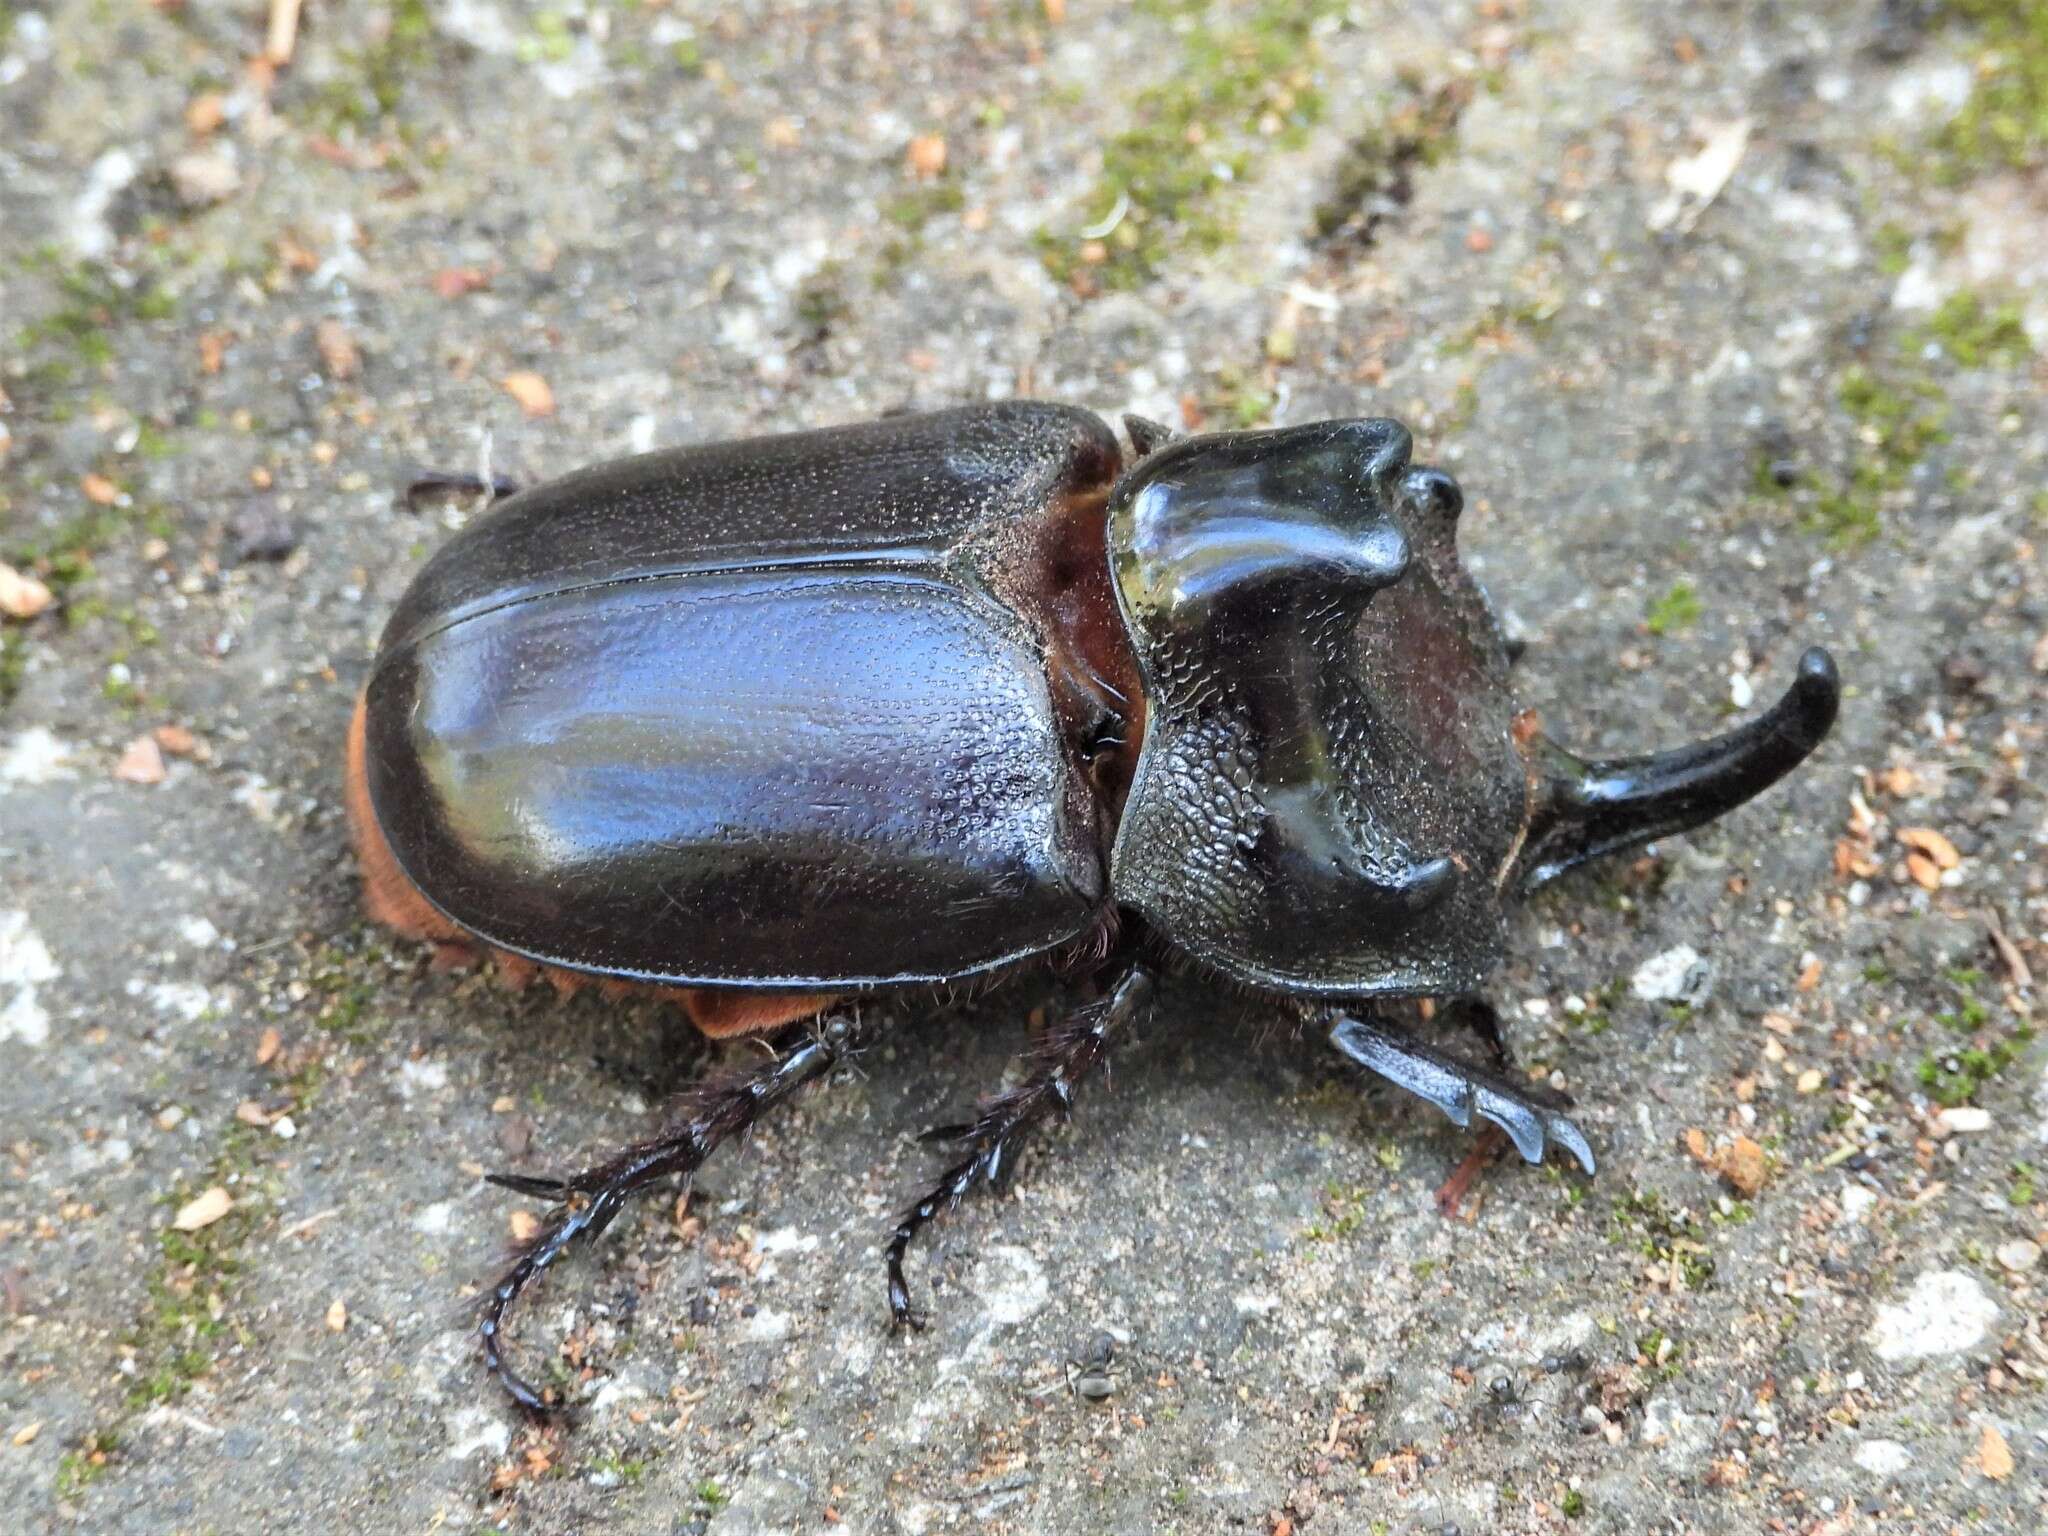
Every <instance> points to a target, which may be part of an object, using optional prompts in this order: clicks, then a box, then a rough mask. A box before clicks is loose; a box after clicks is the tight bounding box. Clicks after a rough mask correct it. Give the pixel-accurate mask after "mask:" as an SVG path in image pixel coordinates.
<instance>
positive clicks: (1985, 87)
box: [1934, 0, 2048, 183]
mask: <svg viewBox="0 0 2048 1536" xmlns="http://www.w3.org/2000/svg"><path fill="white" fill-rule="evenodd" d="M1948 12H1949V14H1950V15H1951V16H1954V17H1956V18H1957V19H1959V20H1961V21H1964V22H1967V23H1969V24H1970V25H1972V26H1974V27H1975V28H1976V29H1977V34H1978V37H1979V39H1980V40H1981V41H1982V43H1983V45H1984V46H1983V48H1982V50H1981V51H1980V52H1979V53H1978V54H1977V56H1976V58H1975V59H1974V61H1973V63H1974V65H1975V84H1974V85H1973V86H1972V88H1971V91H1970V99H1969V100H1968V101H1967V102H1965V103H1964V104H1963V108H1962V110H1961V111H1960V112H1958V113H1957V114H1956V115H1955V116H1954V117H1953V118H1951V119H1950V120H1949V121H1948V122H1947V123H1946V124H1944V125H1943V126H1942V128H1941V130H1940V132H1939V133H1937V134H1936V135H1935V138H1934V150H1935V166H1936V170H1937V173H1938V174H1939V175H1940V177H1941V179H1942V180H1944V181H1948V182H1951V183H1954V182H1962V181H1967V180H1969V179H1971V178H1972V177H1974V176H1977V175H1981V174H1982V173H1983V172H1985V171H1988V170H1999V169H2009V170H2025V169H2028V168H2030V167H2033V166H2038V165H2040V164H2041V163H2042V161H2043V159H2044V158H2048V0H1949V4H1948Z"/></svg>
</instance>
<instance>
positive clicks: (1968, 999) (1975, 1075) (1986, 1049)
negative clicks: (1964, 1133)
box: [1915, 966, 2034, 1104]
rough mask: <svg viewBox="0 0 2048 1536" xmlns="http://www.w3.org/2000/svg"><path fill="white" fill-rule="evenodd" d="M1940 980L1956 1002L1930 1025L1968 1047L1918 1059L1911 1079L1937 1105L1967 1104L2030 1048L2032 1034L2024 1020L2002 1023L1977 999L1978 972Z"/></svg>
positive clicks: (1959, 970)
mask: <svg viewBox="0 0 2048 1536" xmlns="http://www.w3.org/2000/svg"><path fill="white" fill-rule="evenodd" d="M1944 974H1945V975H1946V977H1947V978H1948V980H1949V982H1950V983H1951V984H1952V985H1953V986H1954V987H1955V989H1956V1001H1955V1004H1954V1006H1953V1007H1950V1008H1945V1009H1942V1010H1940V1011H1939V1012H1937V1013H1936V1014H1935V1015H1934V1021H1935V1022H1936V1023H1937V1024H1940V1025H1942V1026H1943V1027H1944V1028H1946V1029H1948V1030H1950V1031H1952V1032H1953V1033H1955V1034H1958V1035H1962V1036H1965V1037H1967V1038H1968V1040H1969V1044H1967V1045H1964V1046H1960V1047H1957V1048H1955V1049H1950V1050H1938V1051H1930V1052H1929V1053H1928V1054H1927V1055H1925V1056H1923V1057H1922V1058H1921V1059H1920V1065H1919V1067H1918V1069H1917V1071H1916V1074H1915V1075H1916V1076H1917V1077H1918V1078H1919V1080H1920V1084H1921V1086H1922V1087H1924V1088H1926V1089H1927V1090H1928V1092H1929V1093H1931V1094H1932V1095H1933V1096H1934V1098H1935V1099H1936V1100H1937V1101H1939V1102H1940V1103H1942V1104H1967V1103H1969V1102H1970V1101H1971V1100H1973V1099H1974V1098H1976V1096H1977V1095H1978V1094H1979V1093H1980V1092H1982V1091H1983V1089H1984V1086H1985V1085H1986V1084H1987V1083H1989V1082H1991V1081H1992V1080H1993V1079H1995V1078H1996V1077H1998V1075H1999V1074H2000V1073H2002V1072H2004V1071H2005V1069H2006V1068H2007V1067H2010V1066H2011V1065H2013V1063H2014V1062H2016V1061H2018V1060H2019V1059H2020V1056H2021V1054H2022V1052H2023V1051H2024V1049H2025V1047H2026V1046H2027V1045H2029V1044H2030V1043H2032V1041H2033V1038H2034V1031H2033V1028H2032V1026H2031V1025H2029V1024H2028V1023H2027V1022H2026V1021H2025V1020H2016V1021H2014V1022H2012V1023H2011V1024H2010V1025H2007V1024H2005V1023H2003V1022H2002V1021H2001V1019H2000V1018H1999V1017H1997V1016H1995V1015H1994V1014H1993V1012H1992V1010H1991V1008H1990V1007H1989V1006H1988V1005H1987V1004H1986V1003H1985V1002H1984V1001H1983V1000H1982V999H1981V998H1979V997H1978V996H1977V988H1978V987H1979V986H1980V985H1981V984H1982V983H1983V980H1984V975H1983V973H1982V972H1981V971H1978V970H1976V969H1975V968H1973V967H1968V966H1950V967H1949V968H1948V969H1947V970H1946V971H1945V972H1944Z"/></svg>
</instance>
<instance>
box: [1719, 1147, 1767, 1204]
mask: <svg viewBox="0 0 2048 1536" xmlns="http://www.w3.org/2000/svg"><path fill="white" fill-rule="evenodd" d="M1714 1166H1715V1168H1716V1170H1717V1171H1718V1172H1719V1173H1720V1175H1721V1177H1722V1178H1724V1179H1726V1180H1727V1181H1728V1184H1729V1187H1730V1188H1732V1189H1733V1190H1734V1191H1735V1193H1737V1194H1738V1195H1741V1196H1743V1197H1744V1198H1745V1199H1747V1198H1748V1197H1749V1196H1751V1195H1754V1194H1755V1193H1756V1192H1757V1191H1758V1190H1760V1189H1762V1188H1763V1187H1764V1177H1765V1175H1766V1174H1767V1173H1768V1172H1769V1171H1770V1168H1769V1164H1768V1163H1767V1162H1766V1161H1765V1159H1764V1149H1763V1148H1762V1147H1760V1146H1758V1145H1757V1144H1756V1143H1755V1142H1754V1141H1752V1140H1750V1138H1749V1137H1747V1136H1738V1137H1736V1138H1735V1140H1734V1141H1732V1142H1731V1143H1729V1144H1728V1145H1727V1146H1726V1147H1724V1148H1722V1149H1721V1152H1720V1154H1719V1155H1718V1156H1717V1157H1716V1158H1715V1159H1714Z"/></svg>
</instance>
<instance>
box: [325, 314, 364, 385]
mask: <svg viewBox="0 0 2048 1536" xmlns="http://www.w3.org/2000/svg"><path fill="white" fill-rule="evenodd" d="M313 345H314V346H315V347H317V348H318V349H319V352H320V366H321V367H322V368H324V369H326V370H327V377H329V378H330V379H336V380H339V379H352V378H354V377H355V376H356V375H357V374H358V373H360V372H362V369H363V354H362V353H361V352H360V351H358V350H357V348H356V344H355V338H353V337H352V336H350V335H349V333H348V327H347V326H345V325H343V324H342V323H341V322H340V321H339V320H333V319H328V320H322V321H321V322H320V323H319V324H318V325H316V326H314V327H313Z"/></svg>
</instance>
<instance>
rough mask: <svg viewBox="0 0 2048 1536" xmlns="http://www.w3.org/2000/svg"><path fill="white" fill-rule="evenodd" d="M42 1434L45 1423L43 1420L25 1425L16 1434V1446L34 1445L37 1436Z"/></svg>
mask: <svg viewBox="0 0 2048 1536" xmlns="http://www.w3.org/2000/svg"><path fill="white" fill-rule="evenodd" d="M42 1432H43V1421H42V1420H41V1419H37V1420H36V1421H35V1422H34V1423H33V1424H24V1425H22V1426H21V1428H19V1429H17V1430H16V1431H15V1432H14V1443H15V1444H16V1445H32V1444H34V1442H35V1438H36V1436H37V1435H39V1434H41V1433H42Z"/></svg>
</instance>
